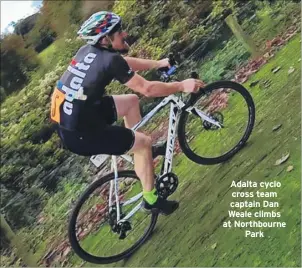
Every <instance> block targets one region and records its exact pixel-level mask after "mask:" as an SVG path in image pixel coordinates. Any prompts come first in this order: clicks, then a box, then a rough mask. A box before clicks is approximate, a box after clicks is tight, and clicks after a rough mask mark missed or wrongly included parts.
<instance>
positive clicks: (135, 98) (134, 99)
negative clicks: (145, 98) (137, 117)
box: [129, 94, 139, 107]
mask: <svg viewBox="0 0 302 268" xmlns="http://www.w3.org/2000/svg"><path fill="white" fill-rule="evenodd" d="M129 99H130V102H131V104H132V107H133V106H139V97H138V96H137V95H135V94H129Z"/></svg>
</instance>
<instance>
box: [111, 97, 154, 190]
mask: <svg viewBox="0 0 302 268" xmlns="http://www.w3.org/2000/svg"><path fill="white" fill-rule="evenodd" d="M113 99H114V102H115V107H116V110H117V116H118V117H124V121H125V126H126V128H132V127H133V126H135V125H136V124H137V123H138V122H139V121H140V120H141V118H142V117H141V114H140V110H139V98H138V97H137V96H136V95H134V94H129V95H119V96H116V95H114V96H113ZM151 146H152V144H151V138H150V137H148V136H146V135H144V134H143V133H139V132H135V142H134V145H133V147H132V149H131V152H133V153H134V169H135V172H136V174H137V176H138V177H139V178H140V180H141V182H142V185H143V189H144V191H151V190H153V188H154V169H153V159H152V152H151Z"/></svg>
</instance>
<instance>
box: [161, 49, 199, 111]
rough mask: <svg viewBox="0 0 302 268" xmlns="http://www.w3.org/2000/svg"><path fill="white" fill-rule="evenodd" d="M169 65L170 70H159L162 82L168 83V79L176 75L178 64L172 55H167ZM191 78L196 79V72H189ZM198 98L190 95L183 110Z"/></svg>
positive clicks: (166, 68)
mask: <svg viewBox="0 0 302 268" xmlns="http://www.w3.org/2000/svg"><path fill="white" fill-rule="evenodd" d="M169 63H170V66H171V67H170V68H169V67H163V68H159V69H158V72H159V74H160V78H161V80H162V81H163V82H169V81H170V78H171V76H172V75H173V74H175V73H176V71H177V68H178V62H177V61H176V60H175V57H174V55H173V54H172V53H170V54H169ZM190 76H191V78H194V79H198V78H199V77H198V74H197V72H195V71H193V72H191V75H190ZM197 98H198V94H190V99H189V100H188V102H187V103H186V105H185V106H184V107H183V109H187V108H188V107H189V106H191V105H192V104H193V103H194V102H195V101H196V99H197Z"/></svg>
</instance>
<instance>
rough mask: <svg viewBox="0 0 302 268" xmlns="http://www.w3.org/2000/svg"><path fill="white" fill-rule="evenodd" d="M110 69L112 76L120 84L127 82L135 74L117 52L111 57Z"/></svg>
mask: <svg viewBox="0 0 302 268" xmlns="http://www.w3.org/2000/svg"><path fill="white" fill-rule="evenodd" d="M110 70H111V73H112V75H113V78H114V79H116V80H117V81H119V82H120V83H121V84H125V83H127V82H128V81H129V80H130V79H131V78H132V77H133V76H134V74H135V72H134V71H133V70H132V69H131V68H130V67H129V65H128V63H127V61H126V60H125V59H124V58H123V57H122V56H121V55H119V54H116V55H114V56H113V57H112V61H111V64H110Z"/></svg>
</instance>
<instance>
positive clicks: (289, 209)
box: [70, 35, 301, 267]
mask: <svg viewBox="0 0 302 268" xmlns="http://www.w3.org/2000/svg"><path fill="white" fill-rule="evenodd" d="M299 51H300V37H299V36H298V35H297V36H296V37H294V38H293V39H292V40H291V41H290V42H289V43H288V44H287V45H286V46H285V47H284V48H283V49H282V50H281V51H279V52H278V53H277V54H276V56H275V57H274V58H273V59H271V60H270V62H269V63H267V64H266V65H264V66H263V67H262V68H261V69H260V70H259V71H258V72H257V73H256V74H254V75H253V76H252V77H251V78H250V79H249V81H247V82H246V83H245V86H246V87H247V88H248V89H249V91H250V93H251V94H252V96H253V99H254V101H255V105H256V122H255V127H254V130H253V133H252V135H251V137H250V139H249V141H248V143H247V145H246V146H245V148H244V149H243V150H242V151H240V152H239V153H238V154H237V155H235V156H234V157H233V158H232V159H231V160H230V161H228V162H226V163H223V164H219V165H215V166H200V165H197V164H195V163H193V162H191V161H190V160H188V159H187V158H186V157H185V156H184V154H180V155H178V156H177V157H176V158H175V160H174V166H175V167H174V170H173V172H175V173H176V174H177V175H178V177H179V179H180V185H179V187H178V190H177V191H176V193H175V194H173V196H172V197H171V199H172V198H173V199H177V200H180V208H179V209H178V211H177V212H175V213H174V214H173V215H171V216H169V217H164V216H161V217H160V218H159V221H158V223H157V226H156V228H155V231H154V233H153V235H152V237H151V239H150V240H149V241H148V242H147V243H145V245H143V246H142V247H141V248H140V249H139V250H138V251H137V252H136V253H135V254H134V255H133V256H132V257H131V258H129V259H128V260H125V261H121V262H119V263H115V264H112V265H111V266H115V267H121V266H123V267H124V266H125V267H142V266H143V267H148V266H156V267H165V266H169V267H173V266H174V267H175V266H178V267H179V266H186V267H188V266H189V267H192V266H201V267H210V266H216V267H218V266H220V267H224V266H225V267H230V266H237V267H238V266H240V267H247V266H258V267H285V266H286V267H301V259H300V252H301V244H300V242H301V241H300V237H301V225H300V224H301V220H300V209H301V202H300V189H301V182H300V175H301V173H300V171H301V154H300V153H301V152H300V146H301V136H300V133H301V132H300V131H301V96H300V94H301V93H300V79H301V76H300V73H301V66H300V62H299V57H300V52H299ZM277 66H281V69H280V71H279V72H277V73H276V74H273V73H272V71H271V70H272V69H273V68H275V67H277ZM291 66H292V67H294V68H295V71H294V72H293V73H291V74H288V70H289V68H290V67H291ZM268 79H269V80H271V84H270V86H269V87H265V86H264V85H263V83H264V82H265V80H268ZM257 80H259V83H258V84H257V85H256V86H255V87H252V88H251V87H250V86H249V85H250V83H251V82H253V81H257ZM279 124H282V126H281V128H279V129H278V130H277V131H273V128H274V126H276V125H279ZM230 140H231V139H230ZM199 142H200V147H202V146H203V143H204V144H206V143H207V140H204V141H203V140H199ZM213 146H214V145H213ZM286 153H290V157H289V160H288V161H287V162H286V163H283V164H281V165H278V166H275V162H276V160H278V159H279V158H281V157H282V155H284V154H286ZM290 165H291V166H293V170H292V171H291V172H288V171H286V169H287V167H288V166H290ZM233 180H235V181H239V180H244V181H247V180H252V181H256V182H261V181H265V182H271V181H279V182H281V184H282V186H281V187H280V188H271V189H269V190H267V191H273V192H276V193H277V195H278V197H277V198H276V199H269V200H270V201H278V202H279V204H280V207H278V208H275V209H264V210H265V211H271V210H275V211H279V212H281V217H280V218H266V219H262V221H281V222H283V221H284V222H286V224H287V226H286V228H262V229H261V228H251V229H250V230H252V231H258V230H262V231H264V234H265V237H264V238H246V237H244V230H245V229H247V230H248V229H249V228H245V229H244V228H223V227H222V224H223V222H224V221H228V220H230V218H229V216H228V210H229V209H230V207H229V204H230V202H231V201H237V200H236V198H232V197H231V193H232V192H234V191H243V192H256V191H257V190H258V188H242V189H241V188H230V185H231V183H232V181H233ZM261 191H264V190H263V189H262V190H261ZM244 200H246V199H244V198H241V199H238V201H244ZM255 200H256V201H258V200H257V198H255ZM236 210H237V211H239V209H236ZM246 210H247V211H251V212H254V211H257V210H259V208H251V209H249V208H248V209H246ZM251 219H253V218H251ZM237 220H239V218H237ZM241 220H242V221H248V220H249V219H247V218H246V219H245V218H243V219H241ZM99 240H101V237H100V239H99ZM89 246H90V245H89V244H87V245H86V247H89ZM94 246H95V244H94V243H93V244H91V247H94ZM82 262H83V261H82V260H81V259H79V258H78V257H77V256H74V255H73V256H72V257H71V258H70V264H72V265H73V266H74V265H80V264H82ZM84 265H85V266H93V264H90V263H84ZM106 266H107V267H108V266H110V265H106Z"/></svg>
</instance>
